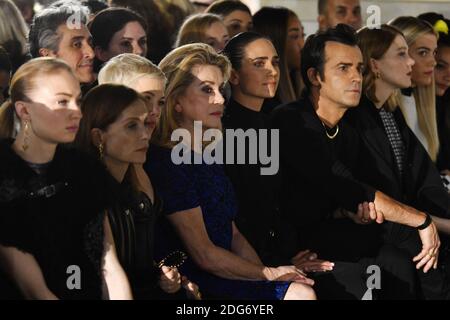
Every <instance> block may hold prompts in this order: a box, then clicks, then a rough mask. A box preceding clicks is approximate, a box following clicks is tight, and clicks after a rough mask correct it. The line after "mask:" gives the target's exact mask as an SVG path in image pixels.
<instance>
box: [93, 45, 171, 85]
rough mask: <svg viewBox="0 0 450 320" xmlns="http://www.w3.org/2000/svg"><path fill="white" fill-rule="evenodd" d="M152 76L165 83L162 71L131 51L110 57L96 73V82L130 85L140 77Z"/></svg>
mask: <svg viewBox="0 0 450 320" xmlns="http://www.w3.org/2000/svg"><path fill="white" fill-rule="evenodd" d="M144 76H146V77H154V78H157V79H161V80H163V81H164V83H166V81H167V80H166V76H165V75H164V73H163V72H162V71H161V70H160V69H159V68H158V66H156V65H155V64H153V63H152V62H151V61H150V60H148V59H146V58H144V57H141V56H139V55H136V54H132V53H122V54H119V55H118V56H115V57H113V58H112V59H110V60H109V61H108V62H107V63H106V64H105V65H104V66H103V68H102V69H101V70H100V72H99V74H98V83H99V84H105V83H114V84H122V85H125V86H132V85H133V84H134V83H136V81H137V80H139V79H140V78H142V77H144Z"/></svg>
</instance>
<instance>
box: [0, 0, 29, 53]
mask: <svg viewBox="0 0 450 320" xmlns="http://www.w3.org/2000/svg"><path fill="white" fill-rule="evenodd" d="M27 37H28V27H27V24H26V23H25V20H24V19H23V17H22V14H21V13H20V11H19V9H18V8H17V6H16V5H15V4H14V3H13V2H12V1H11V0H0V45H4V44H6V43H8V42H14V41H16V42H17V43H18V44H20V46H21V48H20V49H21V51H22V52H20V54H22V55H23V54H25V53H26V52H27ZM4 47H8V46H7V45H6V46H4ZM9 53H10V54H17V53H15V52H14V53H13V52H9Z"/></svg>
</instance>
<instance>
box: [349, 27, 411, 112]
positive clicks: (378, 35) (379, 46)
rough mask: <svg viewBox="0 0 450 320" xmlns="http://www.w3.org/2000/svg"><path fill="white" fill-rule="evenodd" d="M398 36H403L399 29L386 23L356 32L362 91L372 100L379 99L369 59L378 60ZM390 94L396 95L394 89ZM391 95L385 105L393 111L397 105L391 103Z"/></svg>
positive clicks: (376, 100)
mask: <svg viewBox="0 0 450 320" xmlns="http://www.w3.org/2000/svg"><path fill="white" fill-rule="evenodd" d="M398 36H401V37H403V38H404V37H405V36H404V35H403V33H402V32H401V31H400V30H399V29H397V28H396V27H393V26H389V25H386V24H382V25H381V26H380V28H374V29H370V28H368V27H364V28H361V29H360V30H358V32H357V38H358V46H359V48H360V49H361V52H362V55H363V61H364V72H363V76H364V79H363V92H364V94H365V95H366V96H367V97H368V98H369V99H370V100H371V101H373V102H379V101H378V99H377V97H376V96H375V90H376V87H375V80H376V75H375V74H374V73H373V71H372V68H371V67H370V61H371V59H375V60H379V59H381V58H383V56H384V55H385V53H386V52H387V51H388V50H389V48H390V47H391V45H392V43H393V42H394V40H395V39H396V38H397V37H398ZM392 96H394V97H395V96H396V91H395V92H394V93H393V94H392V95H391V97H392ZM391 97H389V99H388V100H387V103H386V107H387V109H388V110H389V111H394V110H395V109H396V108H397V105H396V104H394V105H391V101H392V98H391Z"/></svg>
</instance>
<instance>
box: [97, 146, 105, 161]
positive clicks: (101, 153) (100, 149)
mask: <svg viewBox="0 0 450 320" xmlns="http://www.w3.org/2000/svg"><path fill="white" fill-rule="evenodd" d="M104 148H105V147H104V146H103V143H102V142H100V144H99V145H98V155H99V157H100V160H103V150H104Z"/></svg>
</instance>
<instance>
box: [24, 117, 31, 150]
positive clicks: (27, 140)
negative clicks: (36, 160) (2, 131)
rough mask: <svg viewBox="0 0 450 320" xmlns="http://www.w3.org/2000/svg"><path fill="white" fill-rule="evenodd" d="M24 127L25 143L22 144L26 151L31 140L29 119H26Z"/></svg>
mask: <svg viewBox="0 0 450 320" xmlns="http://www.w3.org/2000/svg"><path fill="white" fill-rule="evenodd" d="M23 127H24V128H23V145H22V150H23V151H24V152H25V151H27V149H28V147H29V145H28V142H29V135H30V133H29V132H28V130H29V125H28V120H25V123H24V125H23Z"/></svg>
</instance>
